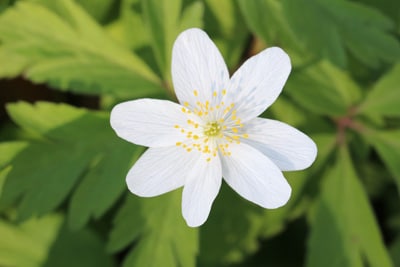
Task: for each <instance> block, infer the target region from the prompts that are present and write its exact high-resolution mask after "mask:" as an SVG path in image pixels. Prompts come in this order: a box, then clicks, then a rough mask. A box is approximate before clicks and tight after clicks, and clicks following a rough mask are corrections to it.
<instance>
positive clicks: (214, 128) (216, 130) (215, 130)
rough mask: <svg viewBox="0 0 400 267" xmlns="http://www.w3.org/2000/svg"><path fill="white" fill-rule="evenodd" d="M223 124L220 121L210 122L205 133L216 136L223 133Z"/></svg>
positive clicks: (205, 128)
mask: <svg viewBox="0 0 400 267" xmlns="http://www.w3.org/2000/svg"><path fill="white" fill-rule="evenodd" d="M221 129H222V128H221V125H219V124H218V122H216V121H214V122H208V123H207V124H206V125H205V127H204V135H206V136H208V137H214V136H218V135H220V134H221Z"/></svg>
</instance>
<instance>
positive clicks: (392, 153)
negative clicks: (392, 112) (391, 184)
mask: <svg viewBox="0 0 400 267" xmlns="http://www.w3.org/2000/svg"><path fill="white" fill-rule="evenodd" d="M366 138H368V140H369V141H370V142H371V144H372V146H373V147H374V149H375V150H376V151H377V152H378V154H379V156H380V157H381V159H382V160H383V162H384V163H385V165H386V167H387V168H388V169H389V171H390V172H391V173H392V175H393V177H394V178H395V181H396V184H397V188H398V190H399V192H400V164H399V159H400V130H395V131H385V132H383V131H382V132H378V131H376V132H371V133H370V134H368V135H366Z"/></svg>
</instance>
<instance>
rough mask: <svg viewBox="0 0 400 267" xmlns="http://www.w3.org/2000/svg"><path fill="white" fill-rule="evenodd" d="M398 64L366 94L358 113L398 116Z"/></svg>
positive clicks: (399, 78) (399, 72)
mask: <svg viewBox="0 0 400 267" xmlns="http://www.w3.org/2000/svg"><path fill="white" fill-rule="evenodd" d="M399 103H400V64H397V65H395V66H394V67H393V69H392V70H390V71H389V72H388V73H387V74H385V75H384V76H383V77H382V78H381V79H380V80H379V81H378V82H377V83H376V84H375V85H374V87H373V88H372V90H371V91H370V92H369V93H368V95H367V97H366V99H365V100H364V102H363V103H362V104H361V105H360V107H359V109H358V110H359V112H363V113H366V114H373V115H376V114H380V115H384V116H400V105H399Z"/></svg>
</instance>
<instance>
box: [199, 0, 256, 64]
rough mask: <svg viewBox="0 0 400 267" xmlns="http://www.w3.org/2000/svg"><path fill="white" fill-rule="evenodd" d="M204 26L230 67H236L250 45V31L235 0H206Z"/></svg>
mask: <svg viewBox="0 0 400 267" xmlns="http://www.w3.org/2000/svg"><path fill="white" fill-rule="evenodd" d="M205 4H206V9H205V13H204V27H205V30H206V32H207V33H208V34H209V35H210V36H211V38H212V40H213V41H214V42H215V44H216V45H217V47H218V49H219V50H220V51H221V54H222V56H223V57H224V59H225V62H226V64H227V66H228V68H229V69H232V70H234V69H236V68H237V67H238V63H239V62H240V60H242V56H243V50H245V49H246V45H248V39H249V34H250V33H249V32H248V30H247V28H246V26H245V25H244V24H243V22H242V19H241V14H240V10H239V8H238V6H237V4H236V2H235V1H231V0H219V1H213V0H206V1H205Z"/></svg>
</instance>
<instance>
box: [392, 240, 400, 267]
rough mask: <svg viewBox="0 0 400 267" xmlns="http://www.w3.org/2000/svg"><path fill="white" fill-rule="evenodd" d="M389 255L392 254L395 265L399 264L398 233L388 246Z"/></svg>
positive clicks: (399, 247)
mask: <svg viewBox="0 0 400 267" xmlns="http://www.w3.org/2000/svg"><path fill="white" fill-rule="evenodd" d="M390 255H391V256H392V259H393V263H394V265H395V266H399V265H400V236H399V235H398V236H397V238H396V239H395V241H394V242H393V243H392V245H391V246H390Z"/></svg>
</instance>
